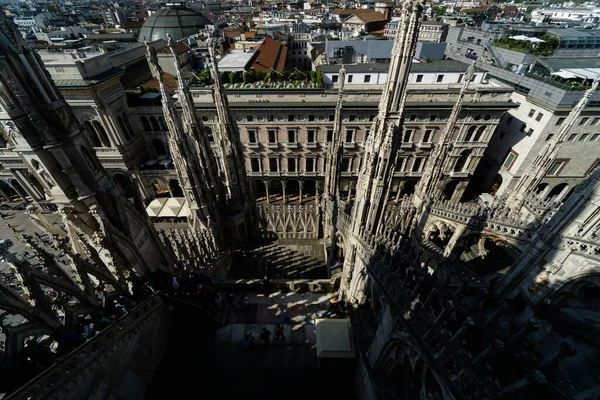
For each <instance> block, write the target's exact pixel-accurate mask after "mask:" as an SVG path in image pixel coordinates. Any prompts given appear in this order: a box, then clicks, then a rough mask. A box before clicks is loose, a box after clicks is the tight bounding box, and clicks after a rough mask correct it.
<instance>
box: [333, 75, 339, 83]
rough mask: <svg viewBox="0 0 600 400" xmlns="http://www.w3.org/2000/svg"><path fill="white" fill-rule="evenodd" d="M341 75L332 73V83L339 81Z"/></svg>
mask: <svg viewBox="0 0 600 400" xmlns="http://www.w3.org/2000/svg"><path fill="white" fill-rule="evenodd" d="M338 78H339V76H338V75H331V83H337V81H338Z"/></svg>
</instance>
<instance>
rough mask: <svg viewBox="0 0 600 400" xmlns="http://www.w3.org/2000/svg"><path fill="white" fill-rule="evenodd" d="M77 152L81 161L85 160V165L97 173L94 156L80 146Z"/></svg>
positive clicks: (96, 163) (97, 168) (97, 167)
mask: <svg viewBox="0 0 600 400" xmlns="http://www.w3.org/2000/svg"><path fill="white" fill-rule="evenodd" d="M79 151H81V155H82V156H83V159H84V160H85V162H86V164H87V165H88V166H89V167H90V168H91V170H92V171H94V172H98V171H99V170H100V168H99V166H98V162H97V161H96V158H95V156H94V155H93V154H92V153H91V152H90V151H89V150H88V149H87V148H86V147H84V146H81V147H80V148H79Z"/></svg>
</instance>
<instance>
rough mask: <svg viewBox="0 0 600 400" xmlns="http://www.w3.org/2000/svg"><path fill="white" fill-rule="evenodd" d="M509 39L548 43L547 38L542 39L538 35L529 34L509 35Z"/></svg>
mask: <svg viewBox="0 0 600 400" xmlns="http://www.w3.org/2000/svg"><path fill="white" fill-rule="evenodd" d="M509 39H512V40H524V41H526V42H531V43H546V41H545V40H542V39H539V38H536V37H529V36H525V35H517V36H509Z"/></svg>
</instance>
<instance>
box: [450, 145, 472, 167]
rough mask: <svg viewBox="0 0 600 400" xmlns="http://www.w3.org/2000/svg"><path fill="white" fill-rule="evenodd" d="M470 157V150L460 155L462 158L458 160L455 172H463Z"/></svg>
mask: <svg viewBox="0 0 600 400" xmlns="http://www.w3.org/2000/svg"><path fill="white" fill-rule="evenodd" d="M469 155H471V151H470V150H465V151H463V152H462V153H460V157H458V160H456V164H454V172H462V171H463V169H464V168H465V165H466V164H467V160H468V159H469Z"/></svg>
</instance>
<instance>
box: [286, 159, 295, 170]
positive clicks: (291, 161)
mask: <svg viewBox="0 0 600 400" xmlns="http://www.w3.org/2000/svg"><path fill="white" fill-rule="evenodd" d="M287 164H288V172H296V159H295V158H288V160H287Z"/></svg>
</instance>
